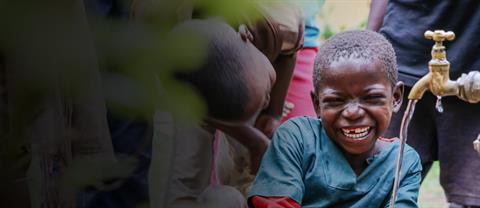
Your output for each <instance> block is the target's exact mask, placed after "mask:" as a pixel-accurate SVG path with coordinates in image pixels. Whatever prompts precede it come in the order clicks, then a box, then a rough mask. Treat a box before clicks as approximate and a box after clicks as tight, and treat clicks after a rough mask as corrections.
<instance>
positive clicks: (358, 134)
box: [342, 127, 370, 139]
mask: <svg viewBox="0 0 480 208" xmlns="http://www.w3.org/2000/svg"><path fill="white" fill-rule="evenodd" d="M369 129H370V127H362V128H354V129H345V128H342V132H343V134H344V135H345V136H347V137H350V138H353V139H358V138H362V137H364V136H367V134H368V130H369Z"/></svg>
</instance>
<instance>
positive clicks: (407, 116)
mask: <svg viewBox="0 0 480 208" xmlns="http://www.w3.org/2000/svg"><path fill="white" fill-rule="evenodd" d="M417 101H418V100H409V101H408V105H407V109H406V110H405V113H404V114H403V118H402V124H401V126H400V149H399V152H398V156H397V163H396V166H395V175H394V176H395V178H394V182H393V189H392V198H391V199H390V207H391V208H394V207H395V201H396V200H397V192H398V185H399V183H400V169H401V168H402V159H403V149H404V148H405V143H406V142H407V129H408V124H409V123H410V120H411V119H412V115H413V112H414V111H415V104H416V103H417ZM442 110H443V109H442Z"/></svg>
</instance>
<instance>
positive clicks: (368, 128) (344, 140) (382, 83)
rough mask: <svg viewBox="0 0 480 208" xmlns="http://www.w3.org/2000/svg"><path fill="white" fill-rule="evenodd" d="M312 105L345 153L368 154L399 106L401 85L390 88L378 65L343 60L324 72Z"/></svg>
mask: <svg viewBox="0 0 480 208" xmlns="http://www.w3.org/2000/svg"><path fill="white" fill-rule="evenodd" d="M322 75H323V78H322V82H321V83H320V86H319V92H318V94H317V96H318V97H317V98H318V99H315V98H314V104H315V106H316V108H317V114H318V116H319V117H320V118H321V119H322V123H323V126H324V128H325V130H326V132H327V134H328V136H329V137H330V138H331V139H332V140H333V141H334V142H335V143H337V144H338V145H339V146H340V147H341V148H342V149H343V151H344V152H345V153H346V154H351V155H363V154H368V155H369V154H370V152H371V150H372V149H373V147H374V145H375V141H376V140H377V138H378V137H380V136H381V135H382V133H383V132H384V131H385V129H386V128H387V127H388V125H389V123H390V118H391V116H392V112H394V111H397V110H398V108H399V107H400V104H401V101H402V94H403V85H402V83H400V82H399V83H397V84H396V86H394V87H392V85H391V82H390V81H389V80H388V79H387V77H386V74H385V72H384V71H383V70H382V69H381V65H380V64H379V63H377V62H372V63H368V61H365V60H358V59H343V60H340V61H337V62H334V63H332V65H331V67H330V69H326V70H325V71H324V72H323V74H322Z"/></svg>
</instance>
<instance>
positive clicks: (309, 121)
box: [280, 116, 322, 130]
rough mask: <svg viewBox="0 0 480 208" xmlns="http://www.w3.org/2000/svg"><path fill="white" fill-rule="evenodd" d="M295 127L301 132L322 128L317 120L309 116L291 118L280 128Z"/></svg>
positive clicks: (320, 122)
mask: <svg viewBox="0 0 480 208" xmlns="http://www.w3.org/2000/svg"><path fill="white" fill-rule="evenodd" d="M293 127H296V128H298V129H301V130H308V129H319V128H320V127H322V121H321V120H320V119H319V118H315V117H309V116H298V117H293V118H290V119H288V120H287V121H285V122H284V123H283V124H282V125H281V126H280V128H288V129H290V128H293Z"/></svg>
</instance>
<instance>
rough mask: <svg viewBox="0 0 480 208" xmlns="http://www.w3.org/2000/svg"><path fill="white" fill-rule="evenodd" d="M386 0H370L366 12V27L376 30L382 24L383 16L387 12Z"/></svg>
mask: <svg viewBox="0 0 480 208" xmlns="http://www.w3.org/2000/svg"><path fill="white" fill-rule="evenodd" d="M387 3H388V1H386V0H372V2H371V3H370V13H369V14H368V23H367V29H369V30H373V31H378V30H379V29H380V27H382V24H383V17H384V16H385V13H386V12H387Z"/></svg>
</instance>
